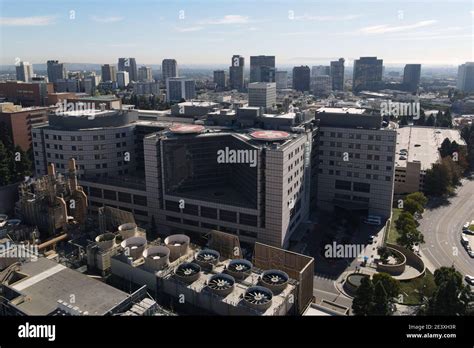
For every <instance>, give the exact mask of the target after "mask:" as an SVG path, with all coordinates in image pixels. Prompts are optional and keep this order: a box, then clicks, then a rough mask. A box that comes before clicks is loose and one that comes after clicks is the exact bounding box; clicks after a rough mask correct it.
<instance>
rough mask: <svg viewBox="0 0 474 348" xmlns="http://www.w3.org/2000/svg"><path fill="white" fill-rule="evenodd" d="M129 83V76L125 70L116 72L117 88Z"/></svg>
mask: <svg viewBox="0 0 474 348" xmlns="http://www.w3.org/2000/svg"><path fill="white" fill-rule="evenodd" d="M129 83H130V76H129V74H128V72H127V71H118V72H117V84H118V87H119V88H125V87H127V86H128V84H129Z"/></svg>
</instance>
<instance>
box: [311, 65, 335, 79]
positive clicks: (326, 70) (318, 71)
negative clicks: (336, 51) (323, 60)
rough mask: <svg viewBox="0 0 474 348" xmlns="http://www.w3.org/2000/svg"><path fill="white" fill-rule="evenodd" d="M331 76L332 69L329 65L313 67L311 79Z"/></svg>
mask: <svg viewBox="0 0 474 348" xmlns="http://www.w3.org/2000/svg"><path fill="white" fill-rule="evenodd" d="M330 74H331V67H330V66H329V65H315V66H312V67H311V77H314V76H321V75H330Z"/></svg>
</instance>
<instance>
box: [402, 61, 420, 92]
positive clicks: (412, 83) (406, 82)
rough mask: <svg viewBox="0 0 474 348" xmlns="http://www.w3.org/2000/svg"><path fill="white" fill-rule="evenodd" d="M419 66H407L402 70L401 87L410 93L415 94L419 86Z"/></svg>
mask: <svg viewBox="0 0 474 348" xmlns="http://www.w3.org/2000/svg"><path fill="white" fill-rule="evenodd" d="M420 75H421V64H407V65H405V69H403V87H404V88H405V89H406V90H408V91H410V92H416V90H417V89H418V86H419V85H420Z"/></svg>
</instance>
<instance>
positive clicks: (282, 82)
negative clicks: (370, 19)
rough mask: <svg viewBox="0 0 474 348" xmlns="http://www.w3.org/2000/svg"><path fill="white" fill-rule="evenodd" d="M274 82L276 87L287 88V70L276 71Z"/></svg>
mask: <svg viewBox="0 0 474 348" xmlns="http://www.w3.org/2000/svg"><path fill="white" fill-rule="evenodd" d="M275 82H276V88H277V89H286V88H288V72H287V71H276V72H275Z"/></svg>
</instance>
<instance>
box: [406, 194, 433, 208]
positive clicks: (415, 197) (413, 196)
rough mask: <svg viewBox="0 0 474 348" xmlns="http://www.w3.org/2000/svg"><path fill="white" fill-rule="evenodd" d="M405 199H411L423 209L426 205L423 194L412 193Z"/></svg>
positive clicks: (426, 200) (426, 199)
mask: <svg viewBox="0 0 474 348" xmlns="http://www.w3.org/2000/svg"><path fill="white" fill-rule="evenodd" d="M405 198H406V199H412V200H414V201H415V202H418V203H419V204H420V205H422V206H423V207H424V206H425V205H426V203H428V198H426V196H425V195H424V194H423V192H413V193H410V194H409V195H407V196H406V197H405Z"/></svg>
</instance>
